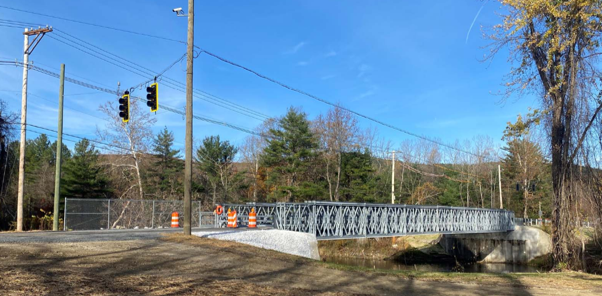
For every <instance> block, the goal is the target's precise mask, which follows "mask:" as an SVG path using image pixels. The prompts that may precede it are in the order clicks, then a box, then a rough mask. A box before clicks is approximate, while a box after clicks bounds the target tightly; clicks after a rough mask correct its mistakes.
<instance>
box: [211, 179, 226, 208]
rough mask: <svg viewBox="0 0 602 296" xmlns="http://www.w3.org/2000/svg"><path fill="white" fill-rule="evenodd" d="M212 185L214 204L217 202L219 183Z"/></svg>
mask: <svg viewBox="0 0 602 296" xmlns="http://www.w3.org/2000/svg"><path fill="white" fill-rule="evenodd" d="M211 185H212V186H213V204H214V205H215V204H216V203H217V183H214V184H211ZM224 201H225V200H224Z"/></svg>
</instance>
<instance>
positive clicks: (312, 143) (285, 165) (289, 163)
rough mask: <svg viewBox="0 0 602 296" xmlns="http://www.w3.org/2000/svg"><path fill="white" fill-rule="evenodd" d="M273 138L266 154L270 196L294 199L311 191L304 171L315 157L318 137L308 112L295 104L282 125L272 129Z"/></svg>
mask: <svg viewBox="0 0 602 296" xmlns="http://www.w3.org/2000/svg"><path fill="white" fill-rule="evenodd" d="M269 134H270V135H271V139H269V140H268V146H267V147H266V148H265V150H264V154H263V156H262V165H263V166H265V167H268V180H267V182H266V183H267V185H268V186H269V187H271V188H272V190H271V192H270V197H271V198H273V199H285V200H288V201H290V202H292V201H294V200H295V198H296V197H298V196H302V195H309V194H311V192H304V189H308V190H312V191H313V189H314V188H313V186H307V185H308V184H305V185H304V186H300V185H302V183H303V182H304V181H307V180H308V178H306V177H307V176H304V173H305V172H306V171H307V168H308V166H309V165H310V163H311V162H312V160H313V158H315V152H314V150H315V148H317V141H316V138H315V135H314V134H313V133H312V131H311V129H310V126H309V121H308V120H307V115H306V114H305V113H303V112H300V111H297V110H295V109H293V108H290V109H289V110H288V113H287V114H286V115H285V116H284V117H283V118H282V119H280V121H279V126H278V128H275V129H270V131H269Z"/></svg>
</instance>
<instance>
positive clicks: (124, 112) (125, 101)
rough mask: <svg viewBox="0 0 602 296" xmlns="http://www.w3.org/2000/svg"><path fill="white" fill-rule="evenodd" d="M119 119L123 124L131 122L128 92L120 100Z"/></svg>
mask: <svg viewBox="0 0 602 296" xmlns="http://www.w3.org/2000/svg"><path fill="white" fill-rule="evenodd" d="M119 117H121V120H123V122H128V121H130V92H129V91H127V90H126V91H125V93H124V94H123V96H121V98H119Z"/></svg>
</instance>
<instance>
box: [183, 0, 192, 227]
mask: <svg viewBox="0 0 602 296" xmlns="http://www.w3.org/2000/svg"><path fill="white" fill-rule="evenodd" d="M186 42H187V51H186V147H185V152H184V158H185V160H184V234H186V235H190V234H191V222H192V216H191V214H192V211H191V208H192V206H191V203H192V202H191V195H192V64H193V63H192V62H193V60H194V54H193V49H194V0H188V38H187V41H186Z"/></svg>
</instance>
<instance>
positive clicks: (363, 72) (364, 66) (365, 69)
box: [357, 64, 372, 78]
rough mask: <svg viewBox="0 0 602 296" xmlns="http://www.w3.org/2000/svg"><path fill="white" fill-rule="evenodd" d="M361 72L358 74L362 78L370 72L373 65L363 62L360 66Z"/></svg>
mask: <svg viewBox="0 0 602 296" xmlns="http://www.w3.org/2000/svg"><path fill="white" fill-rule="evenodd" d="M358 70H359V73H358V74H357V78H362V77H364V75H366V73H368V72H369V71H370V70H372V67H370V65H368V64H361V65H360V66H359V68H358Z"/></svg>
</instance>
